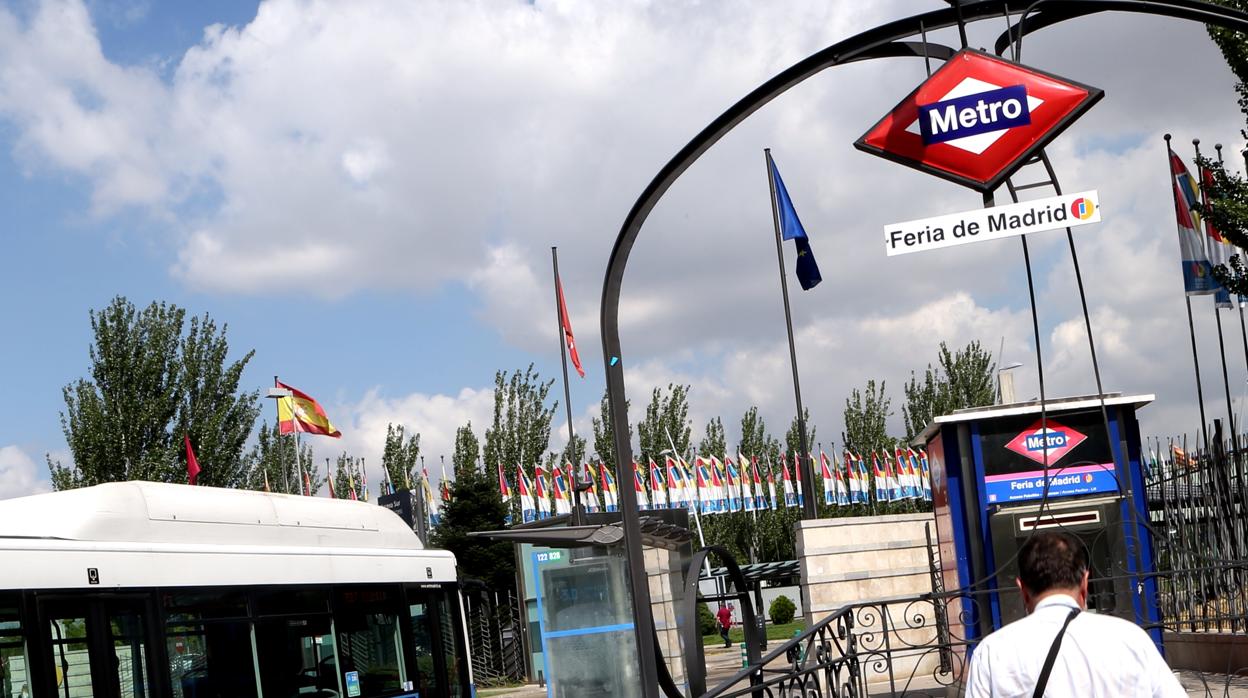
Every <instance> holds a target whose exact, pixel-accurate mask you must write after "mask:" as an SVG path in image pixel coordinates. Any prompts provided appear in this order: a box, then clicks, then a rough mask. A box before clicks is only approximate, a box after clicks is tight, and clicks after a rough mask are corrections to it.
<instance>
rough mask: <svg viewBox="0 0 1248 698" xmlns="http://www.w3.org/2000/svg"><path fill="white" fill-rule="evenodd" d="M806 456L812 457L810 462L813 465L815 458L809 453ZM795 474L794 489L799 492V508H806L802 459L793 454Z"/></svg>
mask: <svg viewBox="0 0 1248 698" xmlns="http://www.w3.org/2000/svg"><path fill="white" fill-rule="evenodd" d="M806 455H807V456H809V457H810V462H811V464H812V465H813V464H814V462H815V457H814V456H812V455H810V454H809V453H808V454H806ZM793 473H794V477H793V489H795V490H797V505H798V506H799V507H804V506H806V494H805V492H804V491H803V490H804V488H803V487H802V457H801V455H799V454H797V453H794V454H793ZM811 484H812V485H813V484H814V483H813V482H812V483H811Z"/></svg>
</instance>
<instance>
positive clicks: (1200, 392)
mask: <svg viewBox="0 0 1248 698" xmlns="http://www.w3.org/2000/svg"><path fill="white" fill-rule="evenodd" d="M1164 138H1165V140H1166V171H1167V172H1169V173H1170V188H1171V190H1172V193H1173V189H1174V186H1175V182H1174V170H1173V165H1172V164H1171V162H1170V160H1171V156H1172V155H1174V151H1173V150H1172V149H1171V148H1170V134H1168V133H1167V134H1166V135H1165V136H1164ZM1183 302H1184V303H1185V304H1186V305H1187V333H1188V336H1190V337H1191V339H1192V365H1193V366H1194V367H1195V369H1196V402H1197V403H1198V405H1199V407H1200V433H1201V436H1202V438H1203V439H1204V442H1205V448H1208V447H1209V428H1208V427H1207V426H1205V390H1204V388H1202V387H1201V385H1200V357H1199V356H1197V354H1196V325H1195V323H1193V322H1192V297H1191V296H1189V295H1187V289H1186V288H1184V289H1183Z"/></svg>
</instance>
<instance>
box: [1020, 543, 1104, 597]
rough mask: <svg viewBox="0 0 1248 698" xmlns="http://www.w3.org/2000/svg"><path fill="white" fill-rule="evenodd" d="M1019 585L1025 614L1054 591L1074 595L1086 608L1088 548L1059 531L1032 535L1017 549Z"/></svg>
mask: <svg viewBox="0 0 1248 698" xmlns="http://www.w3.org/2000/svg"><path fill="white" fill-rule="evenodd" d="M1018 588H1019V591H1021V592H1022V593H1023V604H1025V605H1026V606H1027V612H1028V613H1031V611H1032V610H1034V609H1035V606H1036V604H1037V603H1038V602H1039V601H1040V599H1042V598H1044V597H1046V596H1049V595H1051V594H1055V593H1061V594H1066V595H1068V596H1073V597H1074V598H1075V600H1076V601H1078V602H1079V605H1080V606H1081V607H1084V608H1086V607H1087V599H1088V551H1087V549H1086V548H1085V547H1084V545H1083V542H1082V541H1080V540H1079V539H1078V538H1076V537H1075V536H1073V535H1071V534H1069V533H1065V532H1062V531H1043V532H1039V533H1036V534H1034V535H1032V536H1031V537H1030V538H1028V539H1027V540H1026V542H1024V543H1023V547H1022V548H1020V549H1019V551H1018Z"/></svg>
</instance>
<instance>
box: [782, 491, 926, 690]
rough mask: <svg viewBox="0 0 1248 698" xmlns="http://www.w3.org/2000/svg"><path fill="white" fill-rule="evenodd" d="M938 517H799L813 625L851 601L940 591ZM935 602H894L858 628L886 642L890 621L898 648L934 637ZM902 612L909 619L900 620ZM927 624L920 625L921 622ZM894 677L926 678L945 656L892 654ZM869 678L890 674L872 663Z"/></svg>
mask: <svg viewBox="0 0 1248 698" xmlns="http://www.w3.org/2000/svg"><path fill="white" fill-rule="evenodd" d="M929 524H932V530H933V537H934V536H935V526H934V523H933V518H932V515H931V514H893V515H889V516H858V517H845V518H836V519H816V520H813V521H799V522H797V525H796V527H795V534H796V536H797V558H798V560H799V561H801V571H802V575H801V580H802V614H803V615H804V616H805V617H806V623H807V627H809V626H810V625H811V624H814V623H817V622H818V621H821V620H823V619H824V618H826V617H827V616H828V615H829V614H831V613H833V612H835V611H837V610H839V609H841V608H843V607H845V606H848V605H850V604H857V603H863V602H871V601H884V600H887V599H894V598H900V597H915V596H918V595H919V594H925V593H929V592H931V591H932V578H931V569H930V567H929V559H928V556H929V553H928V547H927V527H928V525H929ZM931 610H932V608H931V605H930V604H917V605H909V604H907V605H902V606H897V607H893V606H889V607H888V608H887V611H886V612H885V613H887V618H885V617H884V613H880V612H869V613H860V614H859V615H858V616H856V617H855V632H856V633H858V634H859V635H860V636H863V637H864V639H866V640H868V644H869V645H870V646H871V647H875V648H878V647H883V646H884V640H885V638H884V637H883V636H882V635H881V634H880V631H881V630H882V629H883V628H884V627H885V623H887V627H888V635H889V636H890V637H889V638H888V640H889V641H890V642H891V644H892V646H895V647H907V646H910V647H913V646H915V645H919V646H922V645H924V644H926V643H928V642H930V641H931V640H932V639H933V638H932V637H930V636H932V635H933V634H934V631H935V619H934V618H933V617H930V616H931ZM898 614H901V615H903V616H904V617H897V616H898ZM916 625H917V626H918V627H919V629H915V626H916ZM890 660H891V663H892V667H891V671H892V672H893V675H894V676H898V677H913V678H918V677H920V676H923V675H924V674H930V672H931V671H933V670H934V669H935V668H936V667H937V666H938V664H939V658H938V656H937V653H934V652H928V653H924V652H921V651H914V652H905V651H901V652H897V653H896V654H895V655H893V656H891V657H890ZM864 671H865V672H866V673H867V677H866V678H867V681H868V682H874V681H880V680H885V679H887V678H888V672H887V671H886V672H879V671H873V670H872V666H867V667H864Z"/></svg>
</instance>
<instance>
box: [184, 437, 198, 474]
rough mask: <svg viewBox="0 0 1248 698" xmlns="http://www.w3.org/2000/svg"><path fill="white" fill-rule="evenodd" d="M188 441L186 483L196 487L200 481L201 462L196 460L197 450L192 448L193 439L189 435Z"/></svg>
mask: <svg viewBox="0 0 1248 698" xmlns="http://www.w3.org/2000/svg"><path fill="white" fill-rule="evenodd" d="M183 438H185V439H186V481H187V483H189V484H192V485H194V484H195V481H196V480H198V479H199V461H198V460H197V459H196V458H195V449H193V448H191V437H190V435H187V436H185V437H183Z"/></svg>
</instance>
